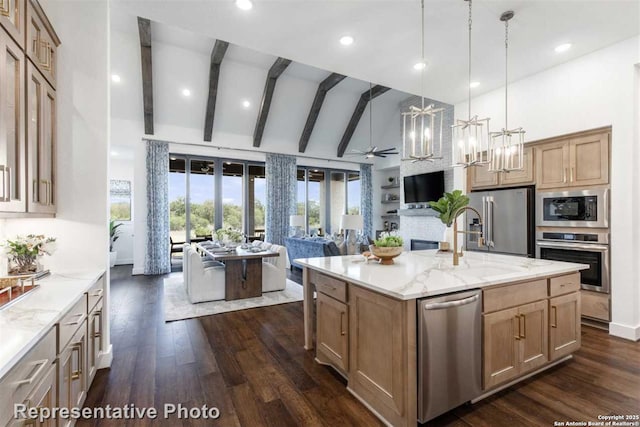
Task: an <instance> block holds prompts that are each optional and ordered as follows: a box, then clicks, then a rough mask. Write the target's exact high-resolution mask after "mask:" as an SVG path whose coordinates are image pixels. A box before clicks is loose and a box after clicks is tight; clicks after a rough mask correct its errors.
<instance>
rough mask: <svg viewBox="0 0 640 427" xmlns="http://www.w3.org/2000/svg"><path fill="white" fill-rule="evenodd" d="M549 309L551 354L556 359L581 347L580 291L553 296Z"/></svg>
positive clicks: (552, 358)
mask: <svg viewBox="0 0 640 427" xmlns="http://www.w3.org/2000/svg"><path fill="white" fill-rule="evenodd" d="M549 311H550V322H549V323H550V325H549V339H550V345H549V353H550V354H549V356H550V357H551V360H555V359H559V358H561V357H563V356H566V355H568V354H571V353H573V352H574V351H576V350H578V349H579V348H580V345H581V340H580V293H579V292H573V293H571V294H567V295H562V296H559V297H555V298H551V299H550V300H549Z"/></svg>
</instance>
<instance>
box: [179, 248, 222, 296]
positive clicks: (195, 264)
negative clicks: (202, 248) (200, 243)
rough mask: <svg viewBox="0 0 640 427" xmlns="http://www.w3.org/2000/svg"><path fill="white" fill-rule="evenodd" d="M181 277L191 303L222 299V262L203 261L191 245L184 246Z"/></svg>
mask: <svg viewBox="0 0 640 427" xmlns="http://www.w3.org/2000/svg"><path fill="white" fill-rule="evenodd" d="M183 277H184V284H185V289H186V291H187V296H188V297H189V301H190V302H191V303H192V304H195V303H198V302H204V301H217V300H222V299H224V296H225V291H224V283H225V269H224V264H221V263H218V262H215V261H214V262H211V261H206V262H205V261H203V259H202V257H201V256H200V254H199V253H198V252H197V251H196V250H195V249H193V248H192V247H191V245H185V246H184V253H183Z"/></svg>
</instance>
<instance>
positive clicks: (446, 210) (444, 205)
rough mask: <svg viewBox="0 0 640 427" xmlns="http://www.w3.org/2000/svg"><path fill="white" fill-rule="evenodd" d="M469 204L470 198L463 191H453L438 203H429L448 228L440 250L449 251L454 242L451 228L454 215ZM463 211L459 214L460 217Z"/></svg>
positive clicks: (445, 194)
mask: <svg viewBox="0 0 640 427" xmlns="http://www.w3.org/2000/svg"><path fill="white" fill-rule="evenodd" d="M468 204H469V197H467V195H465V194H463V193H462V190H453V192H451V193H444V195H443V196H442V197H441V198H440V200H438V201H437V202H429V206H430V207H431V209H433V210H434V211H436V212H438V213H439V214H440V215H438V217H439V218H440V221H442V223H443V224H444V225H445V226H446V227H447V228H446V229H445V231H444V237H443V241H442V242H440V250H443V251H448V250H449V247H450V246H451V241H452V240H453V235H452V233H453V232H452V230H451V226H452V225H453V221H455V219H456V218H455V217H454V213H455V212H456V211H459V210H460V208H463V207H465V206H467V205H468ZM460 214H462V211H459V212H458V215H457V216H459V215H460Z"/></svg>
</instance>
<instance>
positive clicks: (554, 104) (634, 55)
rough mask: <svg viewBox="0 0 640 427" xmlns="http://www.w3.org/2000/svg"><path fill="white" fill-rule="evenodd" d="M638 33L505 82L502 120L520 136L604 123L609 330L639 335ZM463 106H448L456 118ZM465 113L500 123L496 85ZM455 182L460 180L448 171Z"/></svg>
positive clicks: (631, 336) (496, 126)
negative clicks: (608, 131)
mask: <svg viewBox="0 0 640 427" xmlns="http://www.w3.org/2000/svg"><path fill="white" fill-rule="evenodd" d="M639 61H640V38H638V37H634V38H632V39H629V40H626V41H623V42H620V43H617V44H615V45H612V46H610V47H608V48H605V49H602V50H599V51H596V52H594V53H591V54H589V55H586V56H583V57H581V58H578V59H576V60H574V61H571V62H567V63H565V64H562V65H560V66H557V67H554V68H551V69H549V70H547V71H544V72H541V73H539V74H536V75H533V76H531V77H528V78H526V79H523V80H520V81H517V82H514V83H512V84H510V85H509V126H510V127H517V126H522V127H523V128H524V129H525V130H526V132H527V134H526V136H527V141H535V140H539V139H543V138H547V137H552V136H557V135H562V134H567V133H571V132H577V131H581V130H586V129H592V128H597V127H600V126H609V125H611V126H612V142H611V193H612V198H611V200H612V203H611V282H612V292H611V298H612V322H611V324H610V331H611V333H612V334H614V335H617V336H621V337H625V338H629V339H634V340H638V339H640V266H639V263H638V260H640V244H639V243H638V242H640V222H638V220H637V219H638V218H637V216H638V211H639V209H640V171H639V168H638V165H639V164H640V148H639V146H638V143H639V135H638V128H637V126H638V125H637V123H638V110H637V109H638V99H639V98H640V93H639V91H638V86H637V85H638V75H637V70H636V68H635V64H637V63H638V62H639ZM466 111H467V105H466V103H461V104H458V105H456V113H458V114H457V115H458V116H460V117H458V118H463V117H462V116H465V117H466ZM472 114H479V115H481V116H489V117H491V128H492V129H500V128H502V127H503V126H504V89H501V90H497V91H494V92H490V93H487V94H485V95H482V96H479V97H477V98H474V99H473V100H472ZM456 183H457V185H456V187H457V188H461V187H462V186H463V185H464V179H463V174H462V173H457V174H456Z"/></svg>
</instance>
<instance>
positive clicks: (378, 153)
mask: <svg viewBox="0 0 640 427" xmlns="http://www.w3.org/2000/svg"><path fill="white" fill-rule="evenodd" d="M372 88H373V85H372V84H371V83H369V148H368V149H367V150H366V151H362V150H356V149H352V150H351V153H349V154H348V155H351V156H359V155H360V156H361V155H364V157H365V158H367V159H373V158H374V157H383V158H386V157H387V156H388V155H390V154H400V153H399V152H398V150H397V149H396V148H395V147H391V148H382V149H379V148H378V147H374V146H373V93H372Z"/></svg>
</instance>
